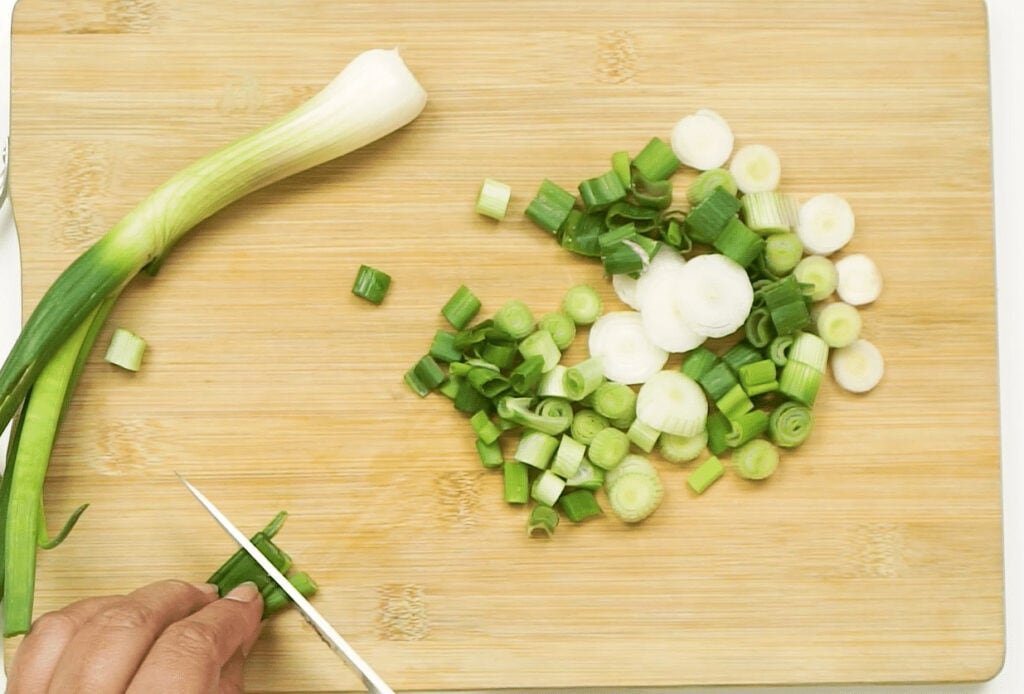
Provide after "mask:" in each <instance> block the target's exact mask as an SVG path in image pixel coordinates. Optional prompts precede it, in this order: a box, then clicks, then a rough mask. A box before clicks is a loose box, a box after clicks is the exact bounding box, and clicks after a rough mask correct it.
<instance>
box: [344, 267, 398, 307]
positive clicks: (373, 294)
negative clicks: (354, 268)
mask: <svg viewBox="0 0 1024 694" xmlns="http://www.w3.org/2000/svg"><path fill="white" fill-rule="evenodd" d="M390 287H391V275H389V274H387V273H386V272H382V271H380V270H377V269H376V268H372V267H370V266H369V265H360V266H359V270H358V272H356V279H355V281H354V282H353V283H352V293H353V294H355V295H356V296H358V297H359V298H361V299H366V300H367V301H369V302H371V303H374V304H379V303H381V302H382V301H384V296H385V295H386V294H387V293H388V288H390Z"/></svg>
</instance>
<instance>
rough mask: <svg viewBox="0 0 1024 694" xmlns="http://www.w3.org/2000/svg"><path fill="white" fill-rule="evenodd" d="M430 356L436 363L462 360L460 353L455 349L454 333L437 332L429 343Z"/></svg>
mask: <svg viewBox="0 0 1024 694" xmlns="http://www.w3.org/2000/svg"><path fill="white" fill-rule="evenodd" d="M430 356H432V357H433V358H434V359H435V360H437V361H443V362H448V363H450V362H453V361H460V360H461V359H462V352H460V351H459V350H458V349H456V347H455V333H450V332H448V331H447V330H438V331H437V332H436V333H435V334H434V340H433V341H432V342H431V343H430Z"/></svg>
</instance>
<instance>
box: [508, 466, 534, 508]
mask: <svg viewBox="0 0 1024 694" xmlns="http://www.w3.org/2000/svg"><path fill="white" fill-rule="evenodd" d="M502 471H503V479H504V496H505V503H509V504H525V503H526V502H527V500H528V499H529V498H530V481H529V480H530V477H529V470H528V469H527V466H526V464H525V463H521V462H519V461H518V460H506V461H505V464H504V465H503V466H502Z"/></svg>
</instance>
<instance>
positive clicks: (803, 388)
mask: <svg viewBox="0 0 1024 694" xmlns="http://www.w3.org/2000/svg"><path fill="white" fill-rule="evenodd" d="M821 379H822V373H821V371H819V370H818V369H815V368H814V367H813V366H810V365H808V364H805V363H803V362H800V361H796V360H794V359H792V358H790V359H789V360H788V361H787V362H786V365H785V366H783V367H782V373H781V374H780V375H779V392H780V393H782V394H783V395H785V396H786V397H788V398H791V399H793V400H796V401H797V402H799V403H801V404H802V405H806V406H807V407H811V406H812V405H814V400H815V398H817V396H818V389H819V388H820V387H821Z"/></svg>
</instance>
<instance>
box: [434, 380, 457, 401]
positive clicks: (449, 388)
mask: <svg viewBox="0 0 1024 694" xmlns="http://www.w3.org/2000/svg"><path fill="white" fill-rule="evenodd" d="M460 380H461V379H459V378H458V377H454V376H449V377H448V378H447V379H446V380H445V382H444V383H442V384H441V385H439V386H438V387H437V392H438V393H440V394H441V395H443V396H445V397H446V398H448V399H449V400H454V399H455V396H456V395H458V393H459V381H460Z"/></svg>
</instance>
